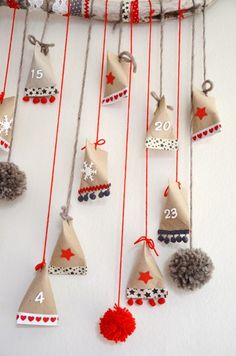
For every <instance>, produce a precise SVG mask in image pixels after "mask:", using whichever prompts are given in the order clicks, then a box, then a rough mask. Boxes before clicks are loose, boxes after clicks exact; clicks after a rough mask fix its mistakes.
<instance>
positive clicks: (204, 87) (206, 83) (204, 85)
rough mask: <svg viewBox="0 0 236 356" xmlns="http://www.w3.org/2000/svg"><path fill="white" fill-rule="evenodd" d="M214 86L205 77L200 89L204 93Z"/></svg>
mask: <svg viewBox="0 0 236 356" xmlns="http://www.w3.org/2000/svg"><path fill="white" fill-rule="evenodd" d="M213 88H214V84H213V82H212V81H211V80H209V79H207V80H205V81H204V82H203V83H202V91H203V93H204V94H205V95H207V93H208V92H209V91H211V90H212V89H213Z"/></svg>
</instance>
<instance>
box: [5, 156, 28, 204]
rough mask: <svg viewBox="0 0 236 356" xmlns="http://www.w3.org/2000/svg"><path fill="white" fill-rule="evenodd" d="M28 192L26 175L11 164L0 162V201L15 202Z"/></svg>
mask: <svg viewBox="0 0 236 356" xmlns="http://www.w3.org/2000/svg"><path fill="white" fill-rule="evenodd" d="M25 190H26V175H25V173H24V172H22V171H20V170H19V168H18V166H17V165H15V164H14V163H11V162H0V199H5V200H14V199H16V198H17V197H18V196H20V195H22V193H23V192H24V191H25Z"/></svg>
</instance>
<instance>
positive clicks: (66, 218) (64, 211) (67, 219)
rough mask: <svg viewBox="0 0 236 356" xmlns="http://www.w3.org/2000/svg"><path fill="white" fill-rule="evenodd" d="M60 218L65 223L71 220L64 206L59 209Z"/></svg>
mask: <svg viewBox="0 0 236 356" xmlns="http://www.w3.org/2000/svg"><path fill="white" fill-rule="evenodd" d="M60 217H61V218H62V219H63V220H66V221H67V222H69V221H71V220H73V219H72V217H71V216H69V215H68V208H67V207H66V206H62V207H61V212H60Z"/></svg>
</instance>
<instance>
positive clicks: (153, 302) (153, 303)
mask: <svg viewBox="0 0 236 356" xmlns="http://www.w3.org/2000/svg"><path fill="white" fill-rule="evenodd" d="M149 304H150V305H151V306H152V307H155V306H156V302H155V300H154V299H149Z"/></svg>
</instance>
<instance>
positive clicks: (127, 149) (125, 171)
mask: <svg viewBox="0 0 236 356" xmlns="http://www.w3.org/2000/svg"><path fill="white" fill-rule="evenodd" d="M132 6H133V1H132V2H131V8H130V54H131V55H132V54H133V17H132V16H133V12H132ZM128 88H129V90H128V93H129V96H128V107H127V119H126V138H125V162H124V183H123V198H122V200H123V202H122V214H121V237H120V262H119V277H118V298H117V304H118V306H120V297H121V285H122V268H123V250H124V226H125V208H126V181H127V169H128V153H129V129H130V107H131V89H132V62H130V67H129V84H128Z"/></svg>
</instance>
